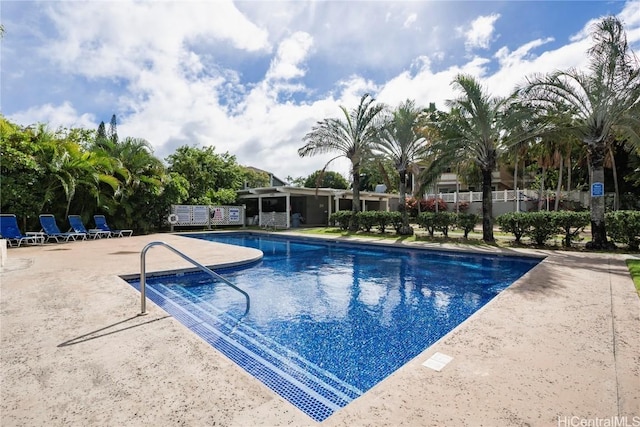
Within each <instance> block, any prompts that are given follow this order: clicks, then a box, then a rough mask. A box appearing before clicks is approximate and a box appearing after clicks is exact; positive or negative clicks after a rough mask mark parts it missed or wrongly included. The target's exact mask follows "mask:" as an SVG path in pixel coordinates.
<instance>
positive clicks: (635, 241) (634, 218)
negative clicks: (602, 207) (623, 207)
mask: <svg viewBox="0 0 640 427" xmlns="http://www.w3.org/2000/svg"><path fill="white" fill-rule="evenodd" d="M605 224H606V225H607V233H608V234H609V237H610V238H611V240H613V241H614V242H617V243H622V244H625V245H627V246H628V247H629V249H631V250H634V251H635V250H638V247H639V246H640V211H614V212H607V213H606V215H605Z"/></svg>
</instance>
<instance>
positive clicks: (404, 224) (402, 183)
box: [398, 171, 413, 236]
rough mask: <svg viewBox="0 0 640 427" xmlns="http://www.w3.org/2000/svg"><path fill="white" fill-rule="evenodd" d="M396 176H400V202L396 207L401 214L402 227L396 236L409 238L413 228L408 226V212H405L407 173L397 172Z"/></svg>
mask: <svg viewBox="0 0 640 427" xmlns="http://www.w3.org/2000/svg"><path fill="white" fill-rule="evenodd" d="M398 175H400V200H399V205H398V207H399V209H400V212H401V213H402V226H401V227H400V232H399V233H398V234H400V235H402V236H411V235H412V234H413V228H411V226H410V225H409V212H407V172H406V171H399V172H398Z"/></svg>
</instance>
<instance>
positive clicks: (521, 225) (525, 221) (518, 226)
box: [496, 212, 531, 243]
mask: <svg viewBox="0 0 640 427" xmlns="http://www.w3.org/2000/svg"><path fill="white" fill-rule="evenodd" d="M496 224H498V226H499V227H500V231H502V232H504V233H512V234H513V235H514V236H515V238H516V243H520V239H522V236H525V235H527V233H529V231H530V230H531V221H530V219H529V212H507V213H505V214H502V215H500V216H499V217H497V218H496Z"/></svg>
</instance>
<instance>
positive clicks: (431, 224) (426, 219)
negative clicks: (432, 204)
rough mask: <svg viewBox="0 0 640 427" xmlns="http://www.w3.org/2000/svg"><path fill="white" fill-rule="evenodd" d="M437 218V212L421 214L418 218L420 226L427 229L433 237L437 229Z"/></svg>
mask: <svg viewBox="0 0 640 427" xmlns="http://www.w3.org/2000/svg"><path fill="white" fill-rule="evenodd" d="M435 216H436V214H435V212H421V213H420V214H419V215H418V217H417V218H416V222H417V223H418V225H419V226H420V227H422V228H424V229H426V230H427V232H428V233H429V236H431V237H433V232H434V231H435V227H436V223H435Z"/></svg>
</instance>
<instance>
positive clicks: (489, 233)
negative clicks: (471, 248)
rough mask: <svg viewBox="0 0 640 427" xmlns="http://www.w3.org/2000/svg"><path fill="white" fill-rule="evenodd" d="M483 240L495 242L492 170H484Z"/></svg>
mask: <svg viewBox="0 0 640 427" xmlns="http://www.w3.org/2000/svg"><path fill="white" fill-rule="evenodd" d="M482 240H484V241H485V242H487V243H493V242H495V239H494V238H493V200H492V197H491V170H483V171H482Z"/></svg>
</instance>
